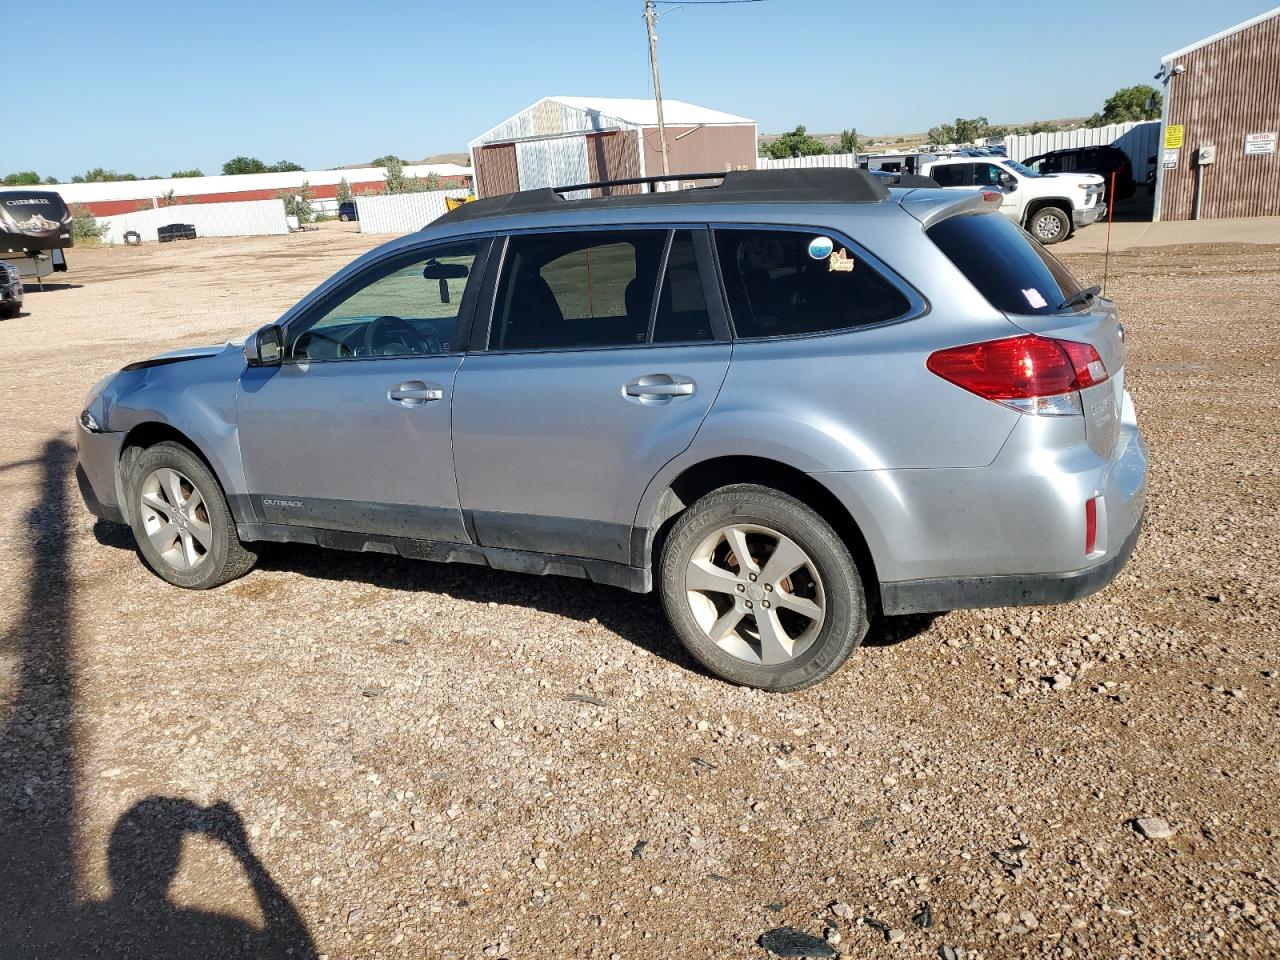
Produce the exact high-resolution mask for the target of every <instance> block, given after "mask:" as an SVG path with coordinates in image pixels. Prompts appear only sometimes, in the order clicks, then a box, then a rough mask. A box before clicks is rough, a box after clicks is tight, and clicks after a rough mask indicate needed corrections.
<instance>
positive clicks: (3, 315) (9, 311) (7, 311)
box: [0, 303, 18, 320]
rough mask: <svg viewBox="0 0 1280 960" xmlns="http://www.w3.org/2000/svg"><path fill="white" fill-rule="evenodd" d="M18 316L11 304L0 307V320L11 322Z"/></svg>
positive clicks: (16, 310) (15, 308) (16, 309)
mask: <svg viewBox="0 0 1280 960" xmlns="http://www.w3.org/2000/svg"><path fill="white" fill-rule="evenodd" d="M17 315H18V308H17V307H15V306H14V305H13V304H11V303H6V304H5V305H4V306H0V320H12V319H13V318H14V317H16V316H17Z"/></svg>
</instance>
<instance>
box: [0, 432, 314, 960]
mask: <svg viewBox="0 0 1280 960" xmlns="http://www.w3.org/2000/svg"><path fill="white" fill-rule="evenodd" d="M37 463H38V464H39V466H40V476H39V483H38V486H37V489H39V490H40V491H41V495H40V499H39V500H38V501H37V502H36V503H35V505H34V506H32V507H31V509H30V510H29V511H28V512H27V514H26V518H25V526H24V530H25V534H26V537H25V540H26V542H27V543H28V544H29V546H30V563H29V567H28V570H27V572H26V575H25V578H23V579H22V580H21V582H20V589H21V590H22V598H21V606H20V610H19V612H18V615H17V616H16V617H15V618H13V620H12V622H11V623H10V624H9V625H8V626H7V627H5V628H4V630H3V632H0V671H3V673H0V679H4V680H7V679H9V676H6V674H7V675H11V677H12V679H13V681H14V686H13V699H12V702H11V703H7V704H6V705H5V707H4V709H3V712H0V960H28V958H30V960H37V958H38V960H63V958H78V957H110V958H112V960H117V958H119V960H123V958H138V960H148V958H153V957H154V958H160V957H165V958H201V957H219V958H222V957H232V956H237V957H253V958H255V960H268V958H279V960H285V958H290V960H308V958H314V957H315V956H316V950H315V945H314V943H313V942H312V940H311V936H310V935H309V934H308V932H307V929H306V926H305V925H304V924H303V922H302V918H301V917H300V916H299V915H298V912H297V910H296V909H295V908H294V906H293V904H292V903H290V901H289V898H288V896H286V895H285V893H284V892H283V891H282V890H281V889H280V887H279V886H277V885H276V883H275V881H274V880H272V878H271V876H270V875H269V874H268V872H267V870H266V868H265V867H264V866H263V864H262V862H261V861H260V860H259V859H258V858H257V856H256V855H255V854H254V853H253V850H252V849H251V848H250V846H249V841H248V838H247V837H246V836H245V829H244V824H243V822H242V821H241V820H240V817H239V815H238V814H237V813H236V812H235V811H234V810H233V809H232V808H231V807H230V806H229V805H227V804H225V803H218V804H214V805H213V806H211V807H207V808H205V807H200V806H198V805H197V804H195V803H193V802H192V801H190V800H182V799H174V798H168V797H150V798H148V799H146V800H142V801H140V802H138V803H135V804H134V805H133V806H132V807H131V808H130V809H129V810H128V812H126V813H125V814H124V815H123V816H122V817H120V819H119V820H118V821H117V822H116V824H115V826H114V827H113V828H112V831H111V837H110V840H109V843H108V850H107V860H108V873H109V875H110V879H111V895H110V896H109V897H108V898H107V899H105V900H85V899H83V897H82V895H81V894H80V893H79V886H80V884H79V883H78V877H79V875H80V874H81V872H82V871H81V866H82V858H83V853H82V852H81V851H80V848H78V845H77V843H76V834H77V831H78V829H79V827H80V820H81V814H80V811H79V799H80V798H79V796H78V794H79V792H80V791H81V790H84V789H85V784H84V782H83V780H82V779H81V770H80V760H79V747H80V743H79V737H78V736H77V734H78V733H79V732H80V724H81V723H83V721H82V720H81V719H80V718H79V717H78V710H77V686H78V681H79V675H80V672H79V669H78V667H77V657H76V652H77V651H76V646H77V639H78V638H77V630H76V605H75V604H74V603H73V602H72V592H73V589H74V578H73V576H72V574H71V564H70V558H71V550H70V534H69V531H70V530H72V529H73V528H74V524H73V523H72V522H71V520H70V507H69V504H68V497H67V488H68V482H67V481H68V478H69V476H70V473H71V469H72V467H73V465H74V463H75V451H74V450H73V449H72V448H71V447H70V445H69V444H67V443H65V442H64V441H62V440H60V439H52V440H49V441H48V442H47V443H46V444H45V446H44V449H43V451H42V453H41V455H40V457H39V458H38V460H28V461H19V462H15V463H8V464H0V472H3V471H7V470H13V469H23V468H27V467H31V466H33V465H35V464H37ZM187 834H193V835H199V836H204V837H209V838H211V839H213V840H215V841H218V842H221V843H222V844H223V845H224V846H225V847H226V849H227V850H228V851H229V852H230V853H231V855H232V856H233V857H234V858H235V860H236V862H237V863H238V864H239V865H240V867H241V869H242V870H243V871H244V873H245V875H246V877H247V878H248V880H249V884H250V886H251V888H252V890H253V895H254V898H255V899H256V901H257V906H258V909H259V912H260V914H261V916H262V921H263V922H262V926H261V927H260V928H259V927H258V926H256V925H253V924H249V923H246V922H244V921H242V920H240V919H237V918H236V917H232V916H227V915H223V914H218V913H214V912H205V911H200V910H191V909H185V908H182V907H179V906H178V905H177V904H176V903H174V902H173V901H172V899H171V898H170V893H171V889H170V888H171V886H172V883H173V880H174V878H175V876H176V875H177V872H178V867H179V863H180V861H181V859H182V856H181V855H182V847H183V842H184V838H185V836H186V835H187Z"/></svg>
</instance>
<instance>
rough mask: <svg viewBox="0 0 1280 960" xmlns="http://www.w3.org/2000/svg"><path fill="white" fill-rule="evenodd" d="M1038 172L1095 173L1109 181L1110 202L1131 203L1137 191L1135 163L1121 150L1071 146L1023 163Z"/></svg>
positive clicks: (1108, 199)
mask: <svg viewBox="0 0 1280 960" xmlns="http://www.w3.org/2000/svg"><path fill="white" fill-rule="evenodd" d="M1023 163H1024V165H1026V166H1028V167H1030V168H1031V169H1032V170H1034V171H1035V172H1036V173H1040V174H1050V173H1096V174H1098V175H1099V176H1100V177H1102V179H1103V180H1104V181H1105V182H1106V188H1107V189H1106V193H1104V195H1103V197H1104V199H1105V200H1106V202H1107V203H1114V202H1115V201H1116V200H1128V199H1129V198H1130V197H1132V196H1133V193H1134V191H1135V190H1136V189H1137V184H1136V183H1135V182H1134V180H1133V164H1132V163H1130V162H1129V158H1128V156H1126V155H1125V152H1124V151H1123V150H1121V149H1120V148H1119V147H1071V148H1069V149H1067V150H1050V151H1049V152H1048V153H1042V154H1039V155H1038V156H1034V157H1030V158H1028V159H1027V160H1024V161H1023ZM1113 171H1114V173H1115V175H1116V195H1115V197H1111V196H1110V192H1111V174H1112V172H1113Z"/></svg>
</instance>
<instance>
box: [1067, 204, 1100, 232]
mask: <svg viewBox="0 0 1280 960" xmlns="http://www.w3.org/2000/svg"><path fill="white" fill-rule="evenodd" d="M1106 215H1107V205H1106V204H1105V203H1102V202H1101V201H1099V202H1098V203H1095V204H1094V205H1093V206H1092V207H1085V208H1084V209H1083V210H1081V209H1080V208H1079V207H1077V208H1076V209H1075V210H1073V211H1072V212H1071V221H1072V222H1073V223H1074V224H1075V225H1076V226H1077V227H1087V226H1088V225H1089V224H1091V223H1097V222H1098V221H1099V220H1101V219H1102V218H1103V217H1105V216H1106Z"/></svg>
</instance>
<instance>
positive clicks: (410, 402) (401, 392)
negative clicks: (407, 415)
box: [387, 380, 444, 407]
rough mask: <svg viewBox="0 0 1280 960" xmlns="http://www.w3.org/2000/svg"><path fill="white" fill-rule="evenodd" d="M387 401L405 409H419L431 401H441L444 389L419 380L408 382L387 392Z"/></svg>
mask: <svg viewBox="0 0 1280 960" xmlns="http://www.w3.org/2000/svg"><path fill="white" fill-rule="evenodd" d="M387 399H388V400H390V401H391V402H392V403H399V404H403V405H404V406H406V407H420V406H422V405H423V404H424V403H427V402H429V401H431V400H443V399H444V388H443V387H440V386H437V385H436V384H434V383H423V382H422V381H421V380H408V381H406V382H404V383H401V384H398V385H396V386H394V387H392V388H391V389H390V390H388V391H387Z"/></svg>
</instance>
